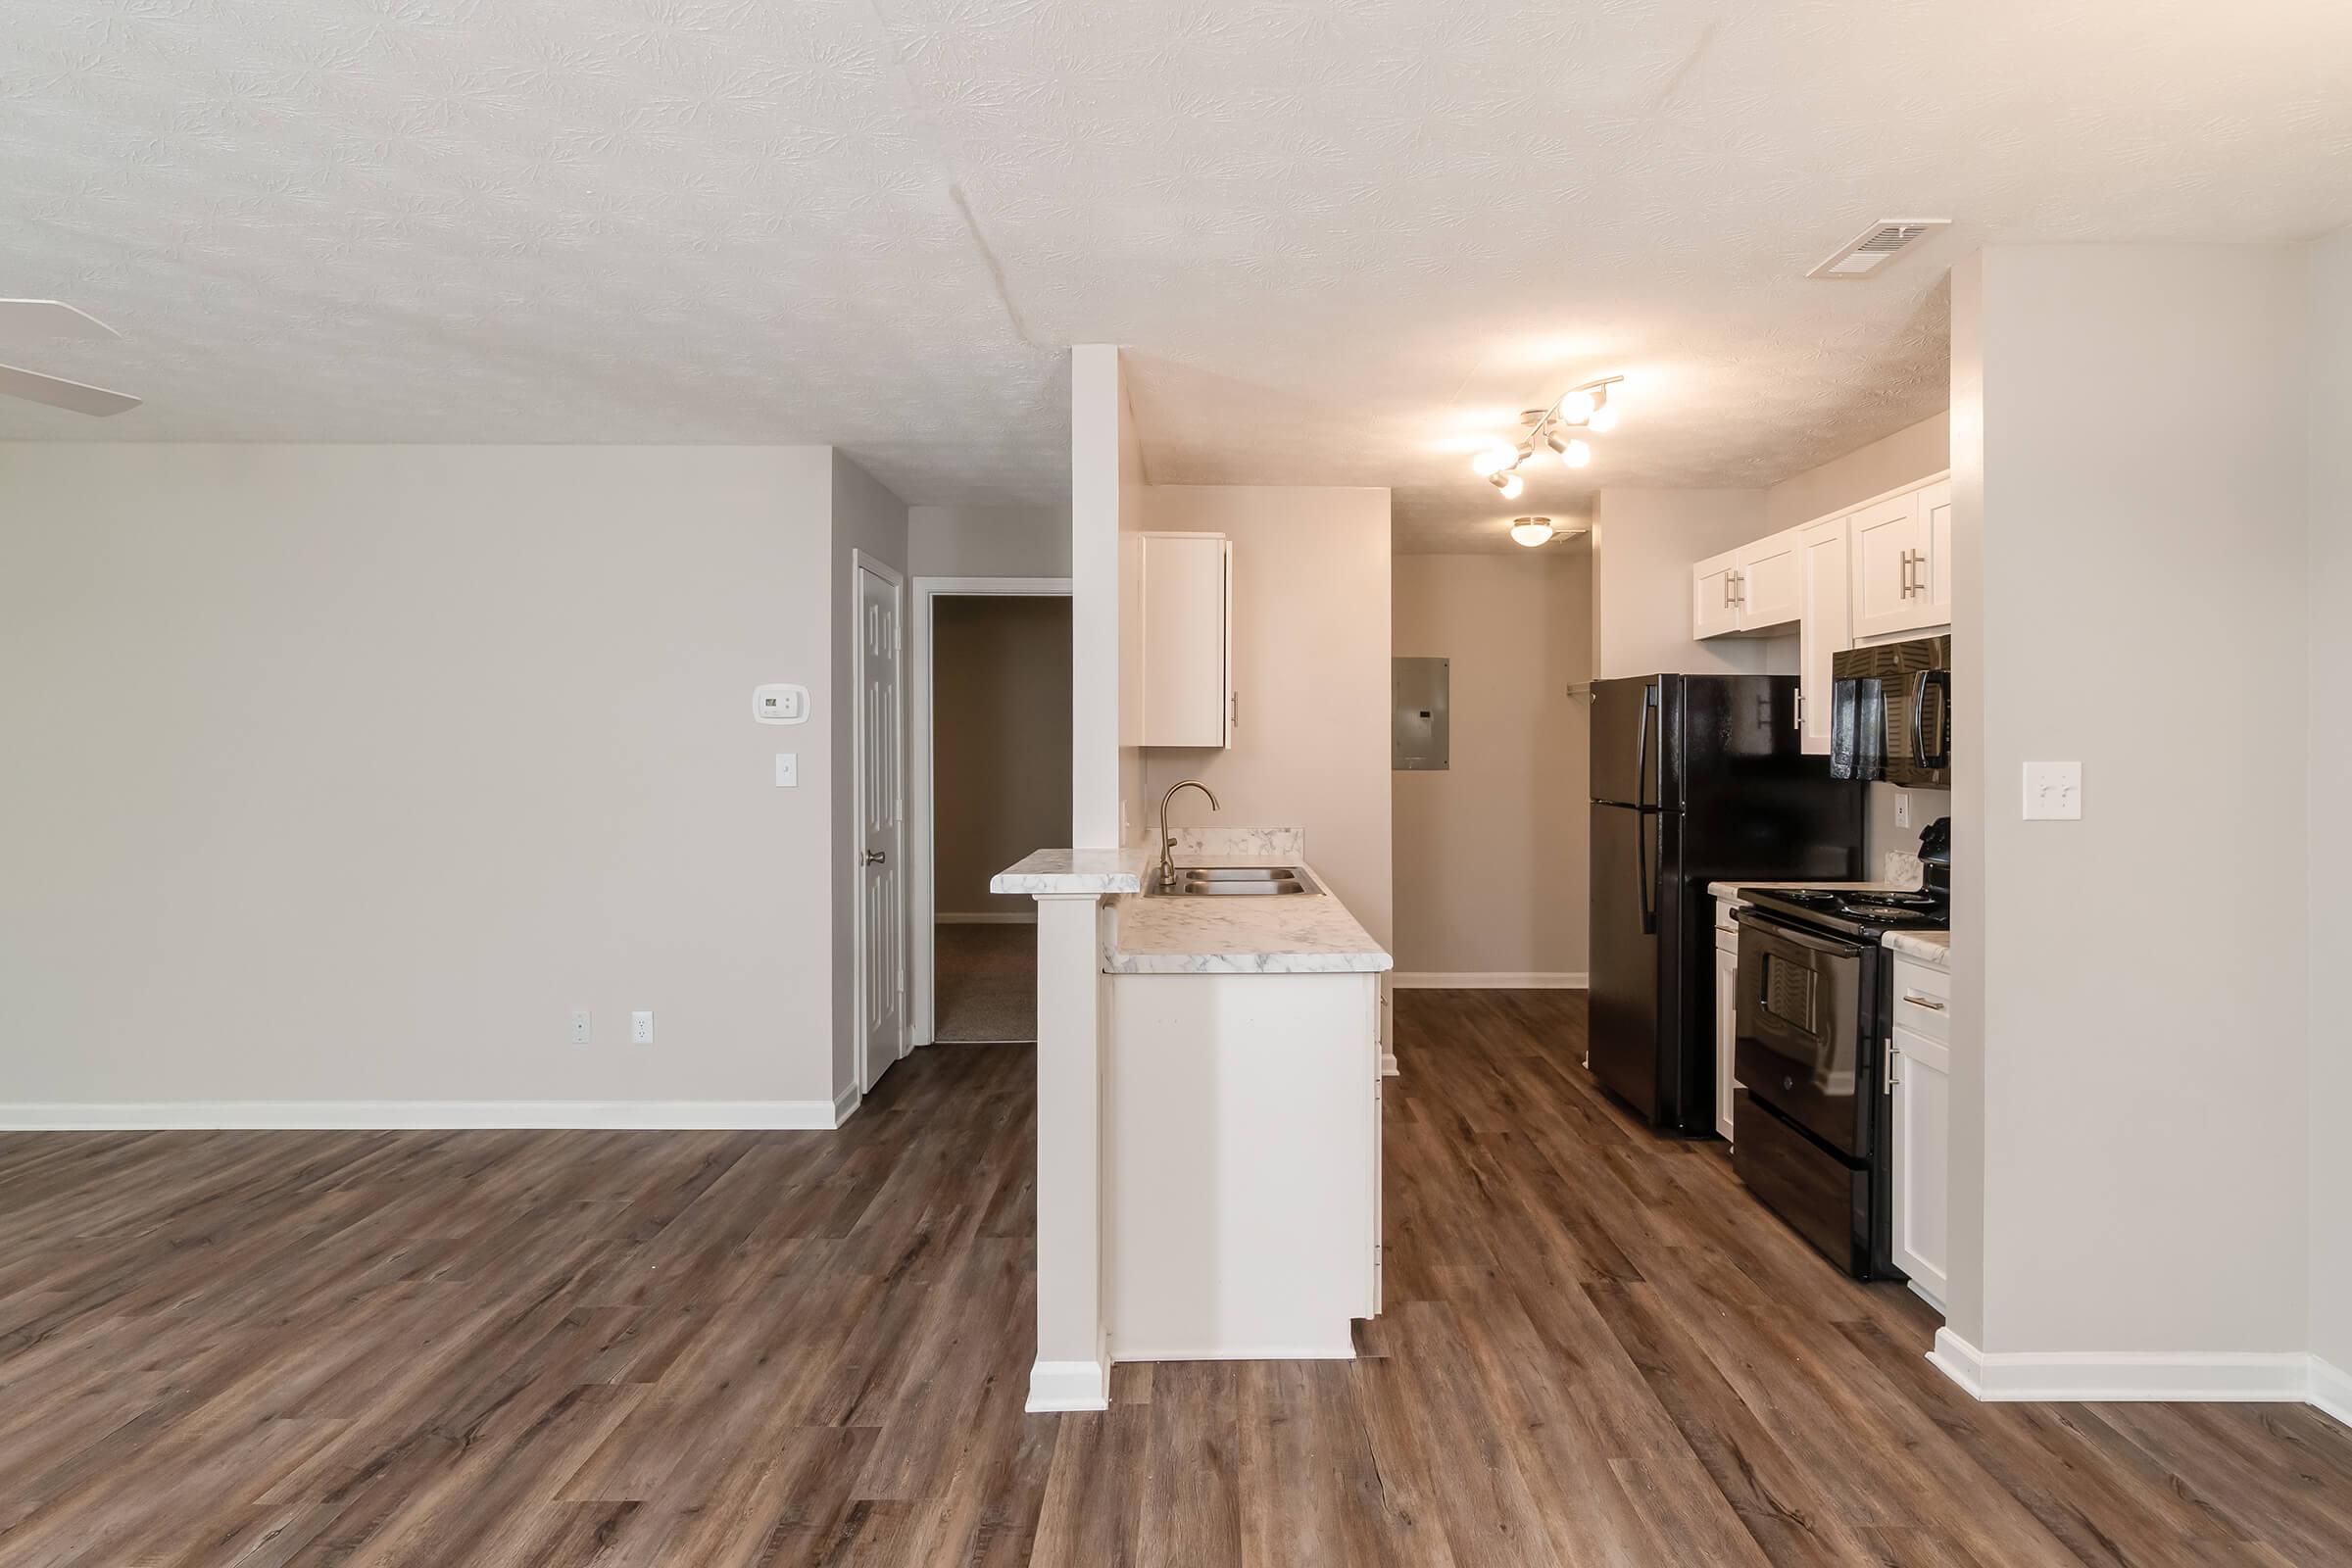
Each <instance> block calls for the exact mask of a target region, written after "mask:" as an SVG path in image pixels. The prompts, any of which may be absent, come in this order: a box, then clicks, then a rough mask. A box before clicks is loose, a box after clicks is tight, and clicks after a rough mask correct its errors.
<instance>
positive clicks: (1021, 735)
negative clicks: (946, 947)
mask: <svg viewBox="0 0 2352 1568" xmlns="http://www.w3.org/2000/svg"><path fill="white" fill-rule="evenodd" d="M931 626H932V641H931V649H932V660H931V663H932V672H933V673H932V685H931V696H932V736H933V742H932V746H933V766H934V769H935V772H934V778H933V786H932V796H933V801H934V805H933V812H934V815H935V818H936V820H937V823H938V839H937V847H936V849H935V851H934V855H933V873H932V874H933V877H934V879H935V880H934V883H933V886H934V889H935V898H936V901H937V908H938V910H939V912H940V914H941V915H942V916H943V917H944V916H948V915H956V914H979V913H991V912H993V913H998V914H1015V915H1034V914H1035V913H1036V902H1035V901H1034V900H1032V899H1030V898H1029V897H1027V896H1026V895H1019V894H999V893H991V892H989V891H988V879H989V878H990V877H991V876H994V875H995V874H996V873H997V872H999V871H1002V870H1003V869H1005V867H1006V866H1008V865H1010V864H1011V863H1012V862H1013V861H1015V860H1017V859H1019V858H1021V857H1022V856H1024V855H1027V854H1028V853H1029V852H1030V851H1032V850H1036V849H1042V848H1048V847H1052V846H1056V845H1059V844H1061V843H1062V842H1063V841H1065V840H1066V839H1067V838H1068V837H1069V833H1070V602H1069V600H1068V599H1066V598H1060V599H1042V598H1041V599H1026V598H1008V597H1002V596H998V595H969V596H962V595H942V596H940V597H939V598H937V599H935V600H934V601H933V602H932V615H931Z"/></svg>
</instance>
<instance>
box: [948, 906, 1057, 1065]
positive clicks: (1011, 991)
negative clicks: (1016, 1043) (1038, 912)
mask: <svg viewBox="0 0 2352 1568" xmlns="http://www.w3.org/2000/svg"><path fill="white" fill-rule="evenodd" d="M938 933H939V939H938V943H937V945H936V947H935V948H934V950H933V951H934V952H935V953H936V955H937V956H938V962H937V966H936V969H935V973H936V975H937V977H938V983H937V985H936V986H935V987H934V994H935V995H936V997H937V1001H936V1002H934V1004H933V1005H932V1018H931V1038H932V1039H934V1040H936V1041H939V1042H941V1043H943V1044H946V1043H949V1042H959V1043H962V1044H967V1045H977V1044H981V1043H983V1042H996V1041H1004V1040H1032V1041H1033V1040H1035V1039H1036V1038H1037V927H1035V926H1033V925H942V926H940V927H938Z"/></svg>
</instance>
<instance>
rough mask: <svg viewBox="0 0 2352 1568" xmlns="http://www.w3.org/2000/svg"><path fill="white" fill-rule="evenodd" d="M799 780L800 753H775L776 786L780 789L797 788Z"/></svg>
mask: <svg viewBox="0 0 2352 1568" xmlns="http://www.w3.org/2000/svg"><path fill="white" fill-rule="evenodd" d="M800 782H801V754H800V753H798V752H778V753H777V754H776V788H778V789H780V790H789V789H797V788H799V786H800Z"/></svg>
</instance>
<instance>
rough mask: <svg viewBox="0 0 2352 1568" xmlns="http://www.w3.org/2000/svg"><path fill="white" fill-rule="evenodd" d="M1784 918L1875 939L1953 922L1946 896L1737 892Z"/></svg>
mask: <svg viewBox="0 0 2352 1568" xmlns="http://www.w3.org/2000/svg"><path fill="white" fill-rule="evenodd" d="M1740 896H1741V897H1742V898H1744V899H1746V900H1747V902H1748V903H1750V904H1752V905H1754V906H1755V907H1758V908H1760V909H1764V910H1766V911H1768V912H1770V913H1772V914H1776V915H1779V916H1780V917H1781V918H1782V919H1785V920H1795V921H1801V922H1802V923H1804V924H1807V925H1819V926H1823V927H1826V928H1827V929H1829V930H1832V931H1837V932H1839V933H1841V934H1843V935H1846V936H1854V937H1860V938H1862V939H1863V940H1865V941H1873V942H1875V941H1877V940H1878V939H1879V938H1880V937H1883V936H1885V935H1886V934H1887V932H1889V931H1940V930H1943V929H1945V928H1946V927H1948V926H1950V924H1951V923H1952V901H1951V896H1950V895H1949V894H1947V893H1945V892H1944V891H1942V890H1941V889H1939V888H1933V887H1930V888H1924V889H1922V890H1920V891H1919V892H1916V893H1902V892H1893V891H1888V890H1885V889H1875V888H1873V889H1864V888H1749V889H1745V890H1743V892H1742V893H1741V895H1740Z"/></svg>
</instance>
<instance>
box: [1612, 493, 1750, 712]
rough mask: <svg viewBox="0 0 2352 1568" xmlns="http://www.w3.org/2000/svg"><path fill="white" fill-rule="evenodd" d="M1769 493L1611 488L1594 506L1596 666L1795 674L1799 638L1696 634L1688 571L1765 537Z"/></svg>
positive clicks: (1636, 671)
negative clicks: (1700, 639) (1699, 638)
mask: <svg viewBox="0 0 2352 1568" xmlns="http://www.w3.org/2000/svg"><path fill="white" fill-rule="evenodd" d="M1771 531H1772V530H1771V529H1770V528H1768V527H1766V526H1765V525H1764V492H1763V491H1761V490H1603V491H1601V492H1600V494H1599V496H1598V497H1596V498H1595V499H1594V501H1593V531H1592V534H1591V535H1590V536H1589V547H1590V549H1591V550H1592V553H1593V677H1594V678H1595V679H1598V680H1618V679H1622V678H1624V677H1625V676H1628V675H1654V674H1658V673H1660V672H1662V671H1664V672H1672V673H1676V674H1684V675H1699V674H1713V673H1720V672H1730V673H1735V674H1750V675H1756V674H1775V675H1793V674H1795V673H1796V639H1795V638H1794V637H1774V638H1767V639H1760V640H1751V639H1748V638H1740V637H1717V638H1713V639H1710V640H1709V641H1707V642H1703V643H1702V642H1697V641H1694V640H1693V639H1692V638H1691V566H1692V565H1693V564H1696V563H1698V562H1700V561H1704V560H1705V559H1706V558H1707V557H1709V556H1713V555H1719V554H1721V553H1722V552H1724V551H1726V550H1732V549H1736V548H1738V547H1739V546H1740V545H1743V544H1746V543H1748V542H1750V541H1751V540H1756V539H1761V538H1763V537H1764V535H1766V534H1768V533H1770V532H1771Z"/></svg>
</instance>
